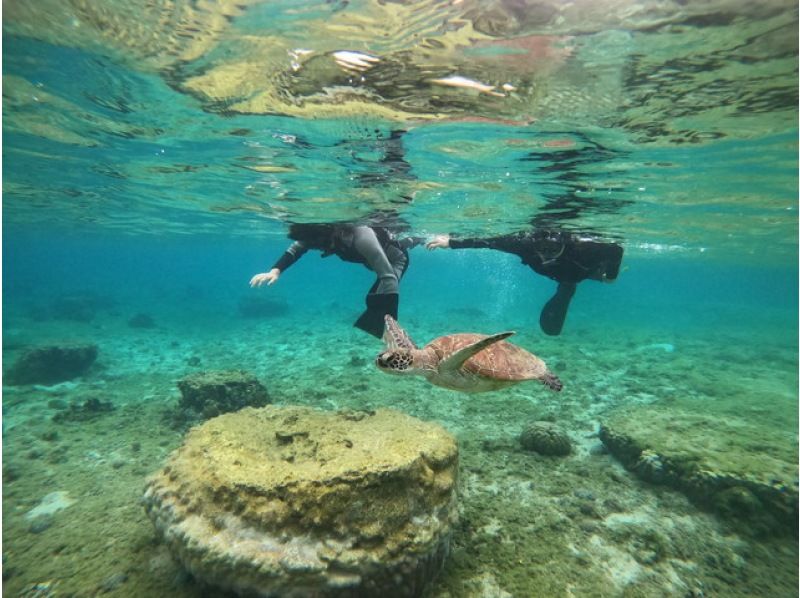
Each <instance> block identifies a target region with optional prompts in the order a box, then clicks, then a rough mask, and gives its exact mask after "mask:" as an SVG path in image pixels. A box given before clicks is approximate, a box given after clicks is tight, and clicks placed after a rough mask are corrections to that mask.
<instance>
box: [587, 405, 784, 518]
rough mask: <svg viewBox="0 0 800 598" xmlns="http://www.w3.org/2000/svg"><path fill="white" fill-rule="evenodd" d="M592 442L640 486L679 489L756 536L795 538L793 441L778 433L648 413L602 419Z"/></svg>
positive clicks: (735, 422) (682, 414)
mask: <svg viewBox="0 0 800 598" xmlns="http://www.w3.org/2000/svg"><path fill="white" fill-rule="evenodd" d="M600 439H601V440H602V441H603V443H604V444H605V445H606V446H607V447H608V449H609V451H610V452H611V453H612V454H613V455H614V456H615V457H616V458H617V459H619V460H620V461H621V462H622V464H623V465H625V467H626V468H627V469H629V470H631V471H633V472H634V473H636V474H637V475H638V476H640V477H641V478H643V479H645V480H647V481H650V482H653V483H660V484H666V485H669V486H671V487H673V488H676V489H678V490H681V491H683V492H684V493H686V494H687V495H688V496H689V497H690V498H692V499H693V500H694V501H695V502H697V503H699V504H700V505H703V506H708V507H711V508H713V509H714V510H715V511H717V512H718V513H720V514H722V515H724V516H726V517H729V518H732V519H735V520H737V521H738V523H740V524H742V525H746V526H751V527H753V528H754V531H756V532H759V533H760V532H770V533H772V532H776V531H781V530H783V531H786V532H790V533H796V532H797V522H798V511H797V501H798V466H797V440H796V438H795V437H789V436H787V433H786V432H783V433H781V432H779V431H777V430H775V429H772V428H770V427H769V426H767V425H763V424H760V423H759V422H756V421H751V420H745V419H741V418H736V417H731V416H726V417H724V418H723V417H713V416H710V415H705V414H700V413H691V412H686V411H677V410H673V409H660V408H655V407H652V406H648V407H635V408H630V409H625V410H621V411H619V412H615V413H614V414H613V415H611V416H610V417H608V418H606V420H605V421H604V422H603V423H602V425H601V428H600ZM791 530H793V532H791Z"/></svg>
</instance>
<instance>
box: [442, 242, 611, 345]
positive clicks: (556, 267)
mask: <svg viewBox="0 0 800 598" xmlns="http://www.w3.org/2000/svg"><path fill="white" fill-rule="evenodd" d="M450 247H451V248H453V249H462V248H486V249H496V250H498V251H504V252H506V253H513V254H515V255H518V256H519V257H520V258H521V259H522V263H523V264H525V265H526V266H528V267H529V268H531V269H532V270H533V271H535V272H537V273H538V274H541V275H543V276H547V277H548V278H551V279H553V280H555V281H556V282H557V283H558V289H557V290H556V293H555V295H553V297H552V298H551V299H550V300H549V301H548V302H547V303H546V304H545V306H544V307H543V308H542V313H541V315H540V317H539V324H540V325H541V327H542V330H543V331H544V332H545V333H546V334H549V335H557V334H560V333H561V329H562V328H563V326H564V320H565V319H566V317H567V309H568V308H569V303H570V300H571V299H572V296H573V295H574V294H575V288H576V286H577V284H578V283H579V282H581V281H582V280H586V279H587V278H588V279H592V280H601V281H610V280H614V279H616V278H617V275H618V274H619V267H620V264H621V262H622V253H623V249H622V247H621V246H620V245H617V244H616V243H604V242H601V241H595V240H592V239H586V238H582V237H580V236H576V235H572V234H570V233H565V232H558V231H547V230H533V231H526V232H521V233H514V234H510V235H504V236H501V237H492V238H488V239H450Z"/></svg>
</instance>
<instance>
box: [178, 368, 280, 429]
mask: <svg viewBox="0 0 800 598" xmlns="http://www.w3.org/2000/svg"><path fill="white" fill-rule="evenodd" d="M178 389H179V390H180V391H181V400H180V403H179V405H178V409H179V410H190V411H193V412H195V413H197V414H200V415H202V416H203V418H205V419H207V418H210V417H215V416H217V415H220V414H222V413H229V412H231V411H237V410H239V409H241V408H243V407H263V406H264V405H266V404H268V403H269V402H270V398H269V395H268V394H267V389H266V388H264V386H263V385H262V384H261V382H259V381H258V379H257V378H256V377H255V376H253V375H252V374H249V373H247V372H245V371H243V370H221V371H211V372H199V373H196V374H190V375H188V376H186V377H185V378H183V379H182V380H180V381H178Z"/></svg>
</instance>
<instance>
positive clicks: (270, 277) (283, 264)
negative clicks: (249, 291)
mask: <svg viewBox="0 0 800 598" xmlns="http://www.w3.org/2000/svg"><path fill="white" fill-rule="evenodd" d="M306 251H308V249H307V248H306V246H305V245H303V244H302V243H301V242H300V241H295V242H294V243H292V244H291V245H290V246H289V249H287V250H286V251H285V252H284V253H283V255H282V256H281V257H280V258H279V259H278V261H277V262H275V265H274V266H272V269H271V270H270V271H269V272H261V273H259V274H256V275H255V276H253V278H251V279H250V286H251V287H260V286H264V285H265V284H266V285H272V284H275V283H276V282H277V281H278V278H280V275H281V272H283V271H284V270H286V268H288V267H289V266H291V265H292V264H294V263H295V262H296V261H297V260H299V259H300V258H301V257H303V254H304V253H305V252H306Z"/></svg>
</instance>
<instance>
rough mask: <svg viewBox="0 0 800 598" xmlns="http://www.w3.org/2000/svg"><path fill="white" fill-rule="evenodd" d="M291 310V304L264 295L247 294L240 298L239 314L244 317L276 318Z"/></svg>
mask: <svg viewBox="0 0 800 598" xmlns="http://www.w3.org/2000/svg"><path fill="white" fill-rule="evenodd" d="M288 311H289V304H288V303H286V301H283V300H280V299H273V298H272V297H267V296H264V295H252V294H251V295H245V296H243V297H242V298H241V299H239V315H240V316H241V317H243V318H274V317H277V316H282V315H284V314H286V313H287V312H288Z"/></svg>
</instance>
